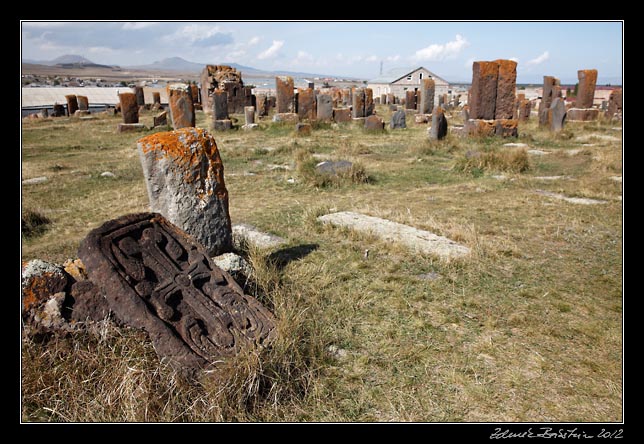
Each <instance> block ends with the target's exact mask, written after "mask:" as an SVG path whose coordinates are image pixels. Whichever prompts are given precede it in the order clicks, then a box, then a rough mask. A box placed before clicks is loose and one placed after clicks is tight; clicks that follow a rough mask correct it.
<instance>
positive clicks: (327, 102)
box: [316, 94, 333, 121]
mask: <svg viewBox="0 0 644 444" xmlns="http://www.w3.org/2000/svg"><path fill="white" fill-rule="evenodd" d="M316 114H317V120H320V121H330V120H333V97H332V96H331V95H330V94H318V97H317V113H316Z"/></svg>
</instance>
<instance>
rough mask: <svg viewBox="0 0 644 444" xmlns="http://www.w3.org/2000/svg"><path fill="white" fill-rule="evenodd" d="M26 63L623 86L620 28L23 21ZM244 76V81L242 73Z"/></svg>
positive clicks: (560, 24)
mask: <svg viewBox="0 0 644 444" xmlns="http://www.w3.org/2000/svg"><path fill="white" fill-rule="evenodd" d="M21 47H22V58H23V59H35V60H51V59H54V58H56V57H58V56H61V55H65V54H77V55H81V56H84V57H86V58H88V59H90V60H92V61H93V62H95V63H100V64H108V65H121V66H132V65H145V64H149V63H152V62H155V61H158V60H161V59H164V58H168V57H182V58H184V59H186V60H189V61H191V62H196V63H203V64H204V65H205V64H222V63H238V64H241V65H245V66H250V67H253V68H257V69H262V70H269V71H273V70H287V71H299V72H308V73H316V74H327V75H333V76H347V77H357V78H361V79H371V78H374V77H378V75H379V74H380V69H381V63H382V70H383V72H384V73H386V72H387V71H388V70H389V69H392V68H399V67H413V68H417V67H419V66H423V67H425V68H427V69H429V70H430V71H432V72H434V73H435V74H436V75H438V76H440V77H443V78H445V79H446V80H448V81H451V82H460V81H465V82H469V81H471V79H472V62H473V61H476V60H496V59H513V60H515V61H517V62H518V66H517V82H518V83H531V82H539V83H540V82H541V81H542V80H543V76H544V75H552V76H555V77H558V78H559V79H561V81H562V83H570V82H572V83H574V82H575V81H576V78H577V71H578V70H580V69H591V68H594V69H597V70H598V73H599V78H598V84H605V83H612V84H616V83H622V69H623V23H622V22H615V21H613V22H337V21H335V22H317V21H316V22H261V21H256V22H236V21H229V22H144V21H141V22H80V21H77V22H44V21H40V22H27V21H23V22H21ZM242 74H243V72H242Z"/></svg>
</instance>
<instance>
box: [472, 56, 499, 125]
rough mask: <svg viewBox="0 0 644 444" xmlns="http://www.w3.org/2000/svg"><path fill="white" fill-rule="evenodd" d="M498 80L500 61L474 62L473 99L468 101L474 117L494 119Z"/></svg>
mask: <svg viewBox="0 0 644 444" xmlns="http://www.w3.org/2000/svg"><path fill="white" fill-rule="evenodd" d="M498 80H499V64H498V63H496V62H474V63H473V64H472V87H471V88H470V97H471V100H470V101H469V102H468V104H469V105H470V117H471V118H472V119H485V120H490V119H494V115H495V114H494V111H495V108H496V88H497V84H498Z"/></svg>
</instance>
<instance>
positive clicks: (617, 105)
mask: <svg viewBox="0 0 644 444" xmlns="http://www.w3.org/2000/svg"><path fill="white" fill-rule="evenodd" d="M621 115H622V89H621V88H616V89H614V90H612V91H611V93H610V96H609V97H608V107H607V108H606V116H607V117H609V118H612V117H615V116H621Z"/></svg>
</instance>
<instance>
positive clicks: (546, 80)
mask: <svg viewBox="0 0 644 444" xmlns="http://www.w3.org/2000/svg"><path fill="white" fill-rule="evenodd" d="M560 93H561V86H560V84H559V79H557V78H556V77H552V76H543V91H542V93H541V103H539V109H538V114H539V125H540V126H550V120H549V117H548V113H549V111H548V110H549V109H550V105H551V104H552V101H553V100H554V99H555V98H556V97H559V94H560Z"/></svg>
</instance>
